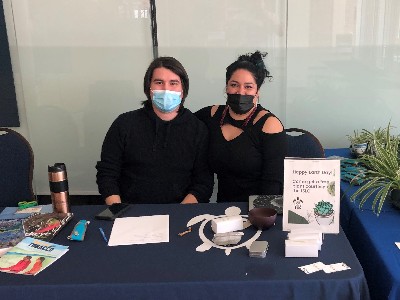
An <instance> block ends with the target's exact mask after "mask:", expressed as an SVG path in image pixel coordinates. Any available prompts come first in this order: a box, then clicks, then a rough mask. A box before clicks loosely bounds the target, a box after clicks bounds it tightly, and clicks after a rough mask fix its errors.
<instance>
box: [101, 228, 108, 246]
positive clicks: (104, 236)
mask: <svg viewBox="0 0 400 300" xmlns="http://www.w3.org/2000/svg"><path fill="white" fill-rule="evenodd" d="M99 230H100V233H101V235H102V236H103V239H104V240H105V241H106V243H108V240H107V238H106V235H105V233H104V230H103V228H101V227H99Z"/></svg>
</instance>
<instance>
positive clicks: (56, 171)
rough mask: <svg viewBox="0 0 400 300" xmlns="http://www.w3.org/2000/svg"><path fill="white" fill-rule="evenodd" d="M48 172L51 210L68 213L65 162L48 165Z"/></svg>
mask: <svg viewBox="0 0 400 300" xmlns="http://www.w3.org/2000/svg"><path fill="white" fill-rule="evenodd" d="M48 172H49V184H50V193H51V202H52V204H53V211H54V212H58V213H69V212H70V207H69V206H70V204H69V194H68V178H67V168H66V167H65V164H64V163H56V164H54V166H48Z"/></svg>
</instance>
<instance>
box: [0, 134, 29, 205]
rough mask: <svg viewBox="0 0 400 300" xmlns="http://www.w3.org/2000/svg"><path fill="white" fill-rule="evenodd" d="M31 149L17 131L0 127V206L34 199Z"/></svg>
mask: <svg viewBox="0 0 400 300" xmlns="http://www.w3.org/2000/svg"><path fill="white" fill-rule="evenodd" d="M32 178H33V151H32V148H31V146H30V144H29V142H28V141H27V140H26V139H25V138H24V137H23V136H22V135H21V134H19V133H18V132H16V131H14V130H12V129H9V128H0V206H1V207H6V206H14V207H15V206H17V205H18V202H20V201H32V200H34V193H33V189H32Z"/></svg>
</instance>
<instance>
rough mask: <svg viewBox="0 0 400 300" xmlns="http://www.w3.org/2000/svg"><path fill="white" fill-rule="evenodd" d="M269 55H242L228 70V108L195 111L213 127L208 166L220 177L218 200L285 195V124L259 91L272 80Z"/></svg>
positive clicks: (213, 107)
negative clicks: (267, 64)
mask: <svg viewBox="0 0 400 300" xmlns="http://www.w3.org/2000/svg"><path fill="white" fill-rule="evenodd" d="M266 55H267V53H260V52H259V51H256V52H254V53H252V54H246V55H241V56H240V57H239V58H238V60H236V61H235V62H233V63H232V64H231V65H230V66H228V68H227V69H226V94H227V101H226V105H214V106H209V107H205V108H203V109H201V110H200V111H198V112H197V113H196V116H197V117H198V118H199V119H200V120H202V121H203V122H205V123H206V125H207V127H208V129H209V134H210V145H209V165H210V168H211V170H212V171H213V172H214V173H216V174H217V177H218V195H217V202H228V201H242V202H243V201H248V200H249V196H250V195H279V194H282V192H283V191H282V190H283V160H284V157H285V153H286V137H285V133H284V131H283V125H282V123H281V122H280V121H279V119H278V118H277V117H275V116H274V115H273V114H272V113H271V112H270V111H268V110H266V109H265V108H263V107H262V106H261V105H260V104H258V100H259V90H260V87H261V85H262V84H263V83H264V80H265V78H266V77H268V78H270V77H271V76H269V72H268V70H267V69H266V68H265V65H264V62H263V58H264V57H265V56H266Z"/></svg>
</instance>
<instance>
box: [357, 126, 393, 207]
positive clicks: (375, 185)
mask: <svg viewBox="0 0 400 300" xmlns="http://www.w3.org/2000/svg"><path fill="white" fill-rule="evenodd" d="M390 128H391V127H390V124H389V125H388V126H387V128H386V129H385V130H384V132H383V131H382V130H381V129H380V130H379V131H378V132H375V137H374V139H373V140H372V142H371V143H372V147H373V149H374V154H365V155H363V156H361V157H359V158H358V160H359V162H360V163H361V164H362V165H364V166H365V167H366V169H367V170H366V171H365V172H364V176H365V177H364V182H365V184H364V185H362V186H361V187H360V188H359V189H358V190H357V191H356V192H355V193H354V194H353V195H352V196H351V197H350V199H351V200H352V201H355V200H356V199H360V204H359V205H360V208H361V207H362V206H363V205H364V204H365V202H366V201H367V199H368V198H370V197H372V199H373V201H372V210H373V211H374V212H375V213H376V214H377V215H379V213H380V212H381V210H382V206H383V203H384V202H385V200H386V198H387V197H390V195H391V194H392V195H393V198H394V197H395V195H396V194H397V193H398V192H397V191H398V190H400V157H399V137H398V136H391V135H390ZM383 133H384V134H383ZM355 179H356V178H355ZM392 191H394V192H392ZM393 201H395V200H393V199H392V202H393ZM394 204H395V205H396V203H395V202H394Z"/></svg>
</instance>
